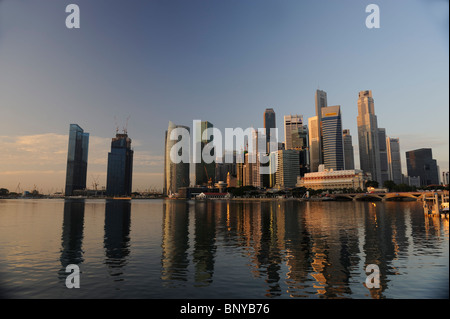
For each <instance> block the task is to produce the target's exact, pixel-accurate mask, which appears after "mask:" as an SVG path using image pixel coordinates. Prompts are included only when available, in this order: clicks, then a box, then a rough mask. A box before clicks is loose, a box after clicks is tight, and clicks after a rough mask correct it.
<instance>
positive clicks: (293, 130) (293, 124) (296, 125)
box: [284, 115, 308, 150]
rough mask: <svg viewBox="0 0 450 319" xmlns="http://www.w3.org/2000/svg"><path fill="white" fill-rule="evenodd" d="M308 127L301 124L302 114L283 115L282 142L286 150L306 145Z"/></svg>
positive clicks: (297, 148) (299, 148)
mask: <svg viewBox="0 0 450 319" xmlns="http://www.w3.org/2000/svg"><path fill="white" fill-rule="evenodd" d="M307 129H308V127H307V126H306V125H303V116H302V115H285V116H284V143H285V149H287V150H294V149H296V150H301V149H304V148H307V147H308V141H307V139H308V131H307Z"/></svg>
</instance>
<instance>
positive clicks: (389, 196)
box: [329, 192, 440, 201]
mask: <svg viewBox="0 0 450 319" xmlns="http://www.w3.org/2000/svg"><path fill="white" fill-rule="evenodd" d="M428 193H429V194H434V193H435V192H390V193H353V194H331V195H329V196H330V197H332V198H334V199H336V200H339V199H341V200H342V199H344V200H345V199H347V200H353V201H356V200H381V201H387V200H400V199H409V198H411V199H413V200H418V199H419V200H420V199H421V198H422V197H423V196H426V195H427V194H428ZM437 193H438V194H440V192H437Z"/></svg>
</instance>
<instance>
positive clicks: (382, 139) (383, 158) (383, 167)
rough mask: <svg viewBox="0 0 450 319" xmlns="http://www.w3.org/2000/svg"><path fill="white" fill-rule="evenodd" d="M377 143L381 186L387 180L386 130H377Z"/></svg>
mask: <svg viewBox="0 0 450 319" xmlns="http://www.w3.org/2000/svg"><path fill="white" fill-rule="evenodd" d="M378 143H379V146H380V173H381V185H380V186H382V185H383V183H384V182H385V181H387V180H389V165H388V157H387V146H386V129H384V128H378Z"/></svg>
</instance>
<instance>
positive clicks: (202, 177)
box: [194, 121, 216, 185]
mask: <svg viewBox="0 0 450 319" xmlns="http://www.w3.org/2000/svg"><path fill="white" fill-rule="evenodd" d="M194 125H197V127H196V130H195V132H196V134H197V136H195V137H194V138H195V141H196V142H197V143H199V146H200V150H201V152H202V153H203V149H204V147H205V145H206V144H208V143H210V142H211V141H212V138H211V137H209V138H206V139H204V138H203V132H205V131H206V130H208V129H210V128H213V125H212V124H211V123H210V122H208V121H197V122H195V124H194ZM215 170H216V162H215V161H213V162H211V163H206V162H205V161H204V160H203V156H201V158H200V163H195V185H208V183H209V182H210V181H211V182H212V183H214V181H215V175H216V172H215Z"/></svg>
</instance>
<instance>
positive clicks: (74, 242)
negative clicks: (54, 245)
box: [58, 199, 85, 282]
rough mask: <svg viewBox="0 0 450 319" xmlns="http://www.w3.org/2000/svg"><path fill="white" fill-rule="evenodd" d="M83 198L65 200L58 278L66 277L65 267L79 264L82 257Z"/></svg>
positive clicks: (63, 278)
mask: <svg viewBox="0 0 450 319" xmlns="http://www.w3.org/2000/svg"><path fill="white" fill-rule="evenodd" d="M84 206H85V202H84V200H70V199H68V200H65V201H64V216H63V225H62V235H61V257H60V261H61V269H60V271H59V273H58V277H59V279H60V280H64V282H65V279H66V277H67V273H66V267H67V265H70V264H75V265H78V266H79V265H80V264H81V263H82V262H83V261H84V259H83V249H82V244H83V229H84Z"/></svg>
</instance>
